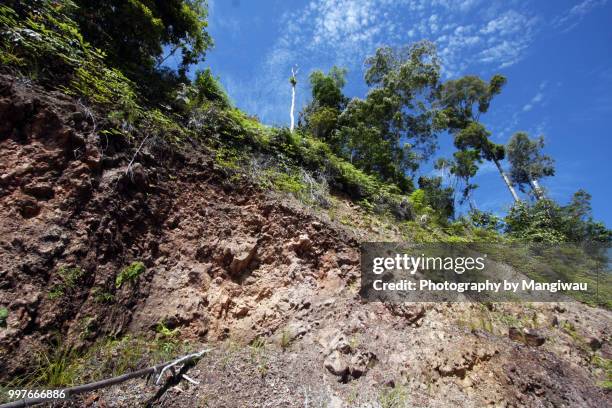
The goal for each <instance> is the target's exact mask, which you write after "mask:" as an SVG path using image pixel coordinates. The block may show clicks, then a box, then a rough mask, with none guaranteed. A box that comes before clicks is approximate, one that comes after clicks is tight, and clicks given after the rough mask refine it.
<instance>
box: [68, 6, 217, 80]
mask: <svg viewBox="0 0 612 408" xmlns="http://www.w3.org/2000/svg"><path fill="white" fill-rule="evenodd" d="M75 1H76V3H77V5H78V6H79V7H78V9H77V10H76V11H75V13H74V14H75V19H76V20H77V21H78V23H79V27H80V30H81V32H82V33H83V37H84V38H85V40H87V41H88V42H89V43H91V44H92V45H93V46H94V47H96V48H99V49H102V50H105V51H106V52H107V60H108V62H109V63H110V64H111V65H112V66H114V67H117V68H119V69H121V70H122V71H123V72H125V73H127V75H128V76H129V77H130V78H131V79H132V80H135V81H137V82H139V83H143V84H146V79H147V78H148V77H150V76H151V74H152V72H153V71H154V70H155V69H156V68H158V66H159V65H160V64H161V63H162V62H163V58H162V54H163V52H164V47H166V49H167V50H169V51H170V53H169V55H171V54H174V53H175V52H176V51H180V53H181V56H182V58H181V63H180V65H179V77H180V78H182V79H183V80H184V79H185V74H186V70H187V69H188V67H189V66H190V65H192V64H195V63H198V62H199V61H201V60H202V59H203V58H204V55H205V53H206V50H207V49H208V48H209V47H210V46H211V45H212V39H211V38H210V36H209V35H208V33H207V32H206V31H205V29H206V27H207V24H208V23H207V8H206V3H205V1H204V0H189V1H184V0H172V1H164V0H129V1H123V0H75Z"/></svg>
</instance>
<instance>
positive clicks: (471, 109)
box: [439, 75, 520, 202]
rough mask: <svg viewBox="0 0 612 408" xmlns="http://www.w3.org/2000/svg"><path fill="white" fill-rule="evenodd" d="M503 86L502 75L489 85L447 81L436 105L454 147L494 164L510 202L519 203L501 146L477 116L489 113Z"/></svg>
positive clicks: (478, 81) (467, 79) (469, 78)
mask: <svg viewBox="0 0 612 408" xmlns="http://www.w3.org/2000/svg"><path fill="white" fill-rule="evenodd" d="M505 83H506V78H505V77H503V76H501V75H494V76H493V77H492V78H491V80H490V81H489V82H488V83H487V82H485V81H483V80H482V79H481V78H479V77H477V76H473V75H468V76H465V77H463V78H460V79H457V80H450V81H447V82H446V83H444V84H443V85H442V87H441V88H440V93H439V103H440V104H441V106H442V108H443V111H442V114H441V116H442V117H443V118H444V120H445V121H446V124H447V126H448V129H449V131H450V133H451V134H453V135H454V142H455V146H456V147H457V148H458V149H460V150H467V149H472V150H474V151H476V152H478V153H479V155H480V157H481V158H483V159H484V160H487V161H491V162H493V163H495V166H496V167H497V170H498V171H499V174H500V175H501V177H502V180H503V181H504V183H505V185H506V187H507V188H508V191H510V194H511V195H512V198H513V199H514V201H515V202H518V201H520V198H519V196H518V194H517V193H516V190H515V189H514V187H513V185H512V183H511V181H510V179H509V178H508V175H507V174H506V172H505V171H504V169H503V167H502V165H501V161H502V160H503V159H504V156H505V149H504V146H503V145H500V144H496V143H493V142H492V141H491V140H490V136H491V133H490V132H489V131H488V130H487V129H486V128H485V127H484V126H483V125H482V124H481V123H480V122H479V119H480V115H481V114H482V113H486V112H487V111H488V110H489V106H490V104H491V100H492V99H493V97H495V96H496V95H498V94H499V93H500V92H501V89H502V87H503V86H504V84H505Z"/></svg>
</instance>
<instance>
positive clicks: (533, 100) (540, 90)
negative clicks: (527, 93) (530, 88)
mask: <svg viewBox="0 0 612 408" xmlns="http://www.w3.org/2000/svg"><path fill="white" fill-rule="evenodd" d="M546 85H547V82H546V81H543V82H542V83H540V86H539V87H538V91H537V92H536V94H535V95H534V96H533V98H531V100H530V101H529V102H527V103H526V104H525V105H524V106H523V112H529V111H530V110H532V109H533V108H534V106H536V105H539V104H540V103H542V101H543V100H544V89H546Z"/></svg>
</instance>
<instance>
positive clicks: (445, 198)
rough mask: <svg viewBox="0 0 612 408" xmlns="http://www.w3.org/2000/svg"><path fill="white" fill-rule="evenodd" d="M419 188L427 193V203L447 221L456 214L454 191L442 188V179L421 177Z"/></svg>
mask: <svg viewBox="0 0 612 408" xmlns="http://www.w3.org/2000/svg"><path fill="white" fill-rule="evenodd" d="M419 188H420V189H422V190H423V191H425V203H426V204H427V205H428V206H429V207H431V208H432V209H433V210H434V211H435V212H436V213H437V214H439V216H440V217H441V218H442V219H444V220H446V219H448V218H451V217H453V215H454V213H455V203H454V201H455V199H454V190H453V188H452V187H442V177H427V176H421V177H419Z"/></svg>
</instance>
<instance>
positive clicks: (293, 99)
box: [289, 85, 295, 132]
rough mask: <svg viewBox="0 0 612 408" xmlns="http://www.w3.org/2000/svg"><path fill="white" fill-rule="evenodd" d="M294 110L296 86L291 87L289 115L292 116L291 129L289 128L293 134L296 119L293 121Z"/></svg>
mask: <svg viewBox="0 0 612 408" xmlns="http://www.w3.org/2000/svg"><path fill="white" fill-rule="evenodd" d="M294 109H295V85H292V86H291V112H290V113H289V114H290V115H291V127H290V128H289V130H291V132H293V128H294V119H293V111H294Z"/></svg>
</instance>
